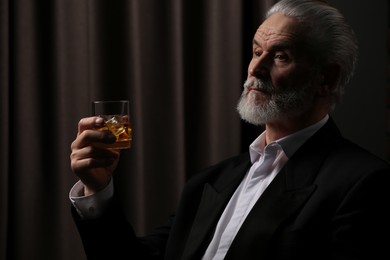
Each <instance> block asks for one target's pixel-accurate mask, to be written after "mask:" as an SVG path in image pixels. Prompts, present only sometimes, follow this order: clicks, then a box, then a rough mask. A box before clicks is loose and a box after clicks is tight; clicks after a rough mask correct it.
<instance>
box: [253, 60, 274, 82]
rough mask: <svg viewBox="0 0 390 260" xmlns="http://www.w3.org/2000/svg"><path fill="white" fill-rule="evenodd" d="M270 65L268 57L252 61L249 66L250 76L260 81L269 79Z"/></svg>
mask: <svg viewBox="0 0 390 260" xmlns="http://www.w3.org/2000/svg"><path fill="white" fill-rule="evenodd" d="M269 69H270V65H269V62H268V61H267V59H266V57H263V56H260V57H257V58H256V59H252V61H251V63H250V65H249V71H248V72H249V75H251V76H254V77H256V78H260V79H267V78H268V77H269Z"/></svg>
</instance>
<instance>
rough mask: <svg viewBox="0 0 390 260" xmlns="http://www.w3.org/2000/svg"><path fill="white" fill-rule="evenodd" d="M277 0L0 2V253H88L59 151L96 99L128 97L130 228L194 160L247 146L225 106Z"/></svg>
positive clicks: (247, 132) (164, 209) (211, 159)
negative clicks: (73, 211) (131, 128)
mask: <svg viewBox="0 0 390 260" xmlns="http://www.w3.org/2000/svg"><path fill="white" fill-rule="evenodd" d="M273 2H276V1H247V0H245V1H242V0H230V1H225V0H212V1H208V0H199V1H198V0H197V1H184V0H163V1H160V0H158V1H157V0H118V1H95V0H82V1H81V0H52V1H38V0H36V1H31V0H12V1H10V0H0V54H1V56H0V66H1V70H0V84H1V90H0V91H1V92H0V93H1V97H0V134H1V135H0V141H1V143H0V153H1V157H0V171H1V175H0V178H1V179H0V259H4V260H5V259H7V260H9V259H18V260H19V259H20V260H21V259H23V260H24V259H39V260H42V259H56V260H61V259H73V260H77V259H85V256H84V252H83V249H82V246H81V241H80V239H79V236H78V234H77V231H76V229H75V226H74V223H73V221H72V219H71V216H70V203H69V200H68V192H69V189H70V188H71V186H72V185H73V184H74V183H75V182H76V181H77V179H76V177H75V176H74V175H73V173H72V172H71V169H70V160H69V155H70V144H71V142H72V140H73V139H74V138H75V136H76V133H77V123H78V121H79V119H80V118H82V117H85V116H88V115H89V114H90V103H91V101H92V100H97V99H100V100H103V99H106V100H112V99H128V100H130V102H131V120H132V123H133V126H134V141H133V143H132V148H131V149H129V150H125V151H123V153H122V154H121V157H122V158H121V161H120V164H119V166H118V170H117V172H116V173H115V175H114V181H115V182H116V189H117V192H119V193H121V196H122V199H123V201H122V202H123V205H124V207H125V211H126V213H127V215H128V218H129V220H130V221H132V223H133V224H134V226H135V227H136V229H137V230H138V232H139V234H144V233H146V232H148V231H149V230H150V229H151V228H153V227H154V226H157V225H159V224H162V223H163V222H164V220H165V218H166V217H167V216H168V215H169V214H170V213H171V212H172V211H173V210H174V208H175V205H176V203H177V202H178V197H179V194H180V192H181V189H182V187H183V184H184V182H185V181H186V180H187V179H188V178H190V177H191V176H192V175H194V174H195V173H196V171H197V170H199V169H201V168H203V167H206V166H208V165H210V164H213V163H215V162H217V161H219V160H222V159H224V158H227V157H229V156H231V155H233V154H236V153H238V152H239V151H240V150H242V149H243V147H245V149H246V148H247V142H248V141H249V140H252V139H253V138H252V135H254V134H257V133H256V132H257V130H258V129H254V128H250V127H248V126H247V125H245V124H243V123H242V122H241V121H240V119H239V116H238V114H237V112H236V110H235V106H236V104H237V101H238V98H239V95H240V93H241V90H242V83H243V81H244V80H245V78H246V69H247V63H248V61H249V59H250V55H251V54H250V51H251V39H252V36H253V33H254V31H255V29H256V28H257V26H258V24H259V23H260V21H261V17H262V15H263V12H264V10H265V9H266V8H267V7H268V6H270V5H271V4H272V3H273ZM107 239H109V238H107Z"/></svg>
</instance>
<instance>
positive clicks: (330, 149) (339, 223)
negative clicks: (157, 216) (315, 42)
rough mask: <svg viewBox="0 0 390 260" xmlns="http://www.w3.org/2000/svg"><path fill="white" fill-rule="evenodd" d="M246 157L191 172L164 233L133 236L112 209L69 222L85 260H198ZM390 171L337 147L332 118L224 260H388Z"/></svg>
mask: <svg viewBox="0 0 390 260" xmlns="http://www.w3.org/2000/svg"><path fill="white" fill-rule="evenodd" d="M250 166H251V163H250V160H249V154H248V153H245V154H242V155H239V156H237V157H234V158H230V159H228V160H226V161H224V162H221V163H219V164H217V165H215V166H212V167H210V168H208V169H205V170H204V171H203V172H201V173H199V174H197V175H196V176H195V177H194V178H192V179H191V180H190V181H189V182H188V183H187V184H186V186H185V188H184V190H183V193H182V197H181V200H180V203H179V206H178V208H177V211H176V213H175V214H174V215H173V216H172V217H171V219H170V221H169V222H168V223H167V225H165V226H162V227H160V228H159V229H156V231H155V232H154V233H153V234H151V235H149V236H147V237H144V238H137V237H136V236H135V234H134V232H133V229H132V227H131V225H130V224H128V223H127V221H126V219H125V217H124V215H123V214H122V213H121V210H120V207H119V206H118V204H117V203H113V205H112V208H111V209H109V210H108V211H107V214H106V215H105V216H103V217H102V218H99V219H97V220H81V219H79V218H78V216H77V214H76V213H75V212H74V214H73V216H74V219H75V221H76V224H77V227H78V229H79V232H80V235H81V238H82V241H83V245H84V248H85V251H86V254H87V256H88V257H89V259H103V258H106V257H108V258H106V259H169V260H175V259H201V257H202V255H203V254H204V252H205V250H206V248H207V246H208V244H209V242H210V241H211V239H212V236H213V232H214V229H215V227H216V224H217V222H218V220H219V217H220V216H221V214H222V212H223V210H224V208H225V206H226V204H227V203H228V202H229V199H230V197H231V196H232V194H233V193H234V191H235V189H236V188H237V187H238V185H239V184H240V182H241V180H242V178H243V177H244V175H245V173H246V172H247V170H248V169H249V167H250ZM389 181H390V168H389V164H388V163H387V162H385V161H383V160H381V159H379V158H377V157H376V156H374V155H372V154H371V153H369V152H367V151H366V150H364V149H362V148H360V147H358V146H357V145H355V144H353V143H351V142H349V141H348V140H346V139H344V138H343V137H342V136H341V134H340V133H339V131H338V129H337V127H336V126H335V124H334V123H333V121H332V119H330V120H329V121H328V122H327V123H326V124H325V125H324V127H322V128H321V129H320V130H319V131H318V132H317V133H316V134H314V135H313V136H312V137H311V138H310V139H309V140H308V141H307V142H306V143H304V144H303V145H302V147H300V148H299V149H298V150H297V152H296V153H295V154H294V155H293V156H292V158H289V161H288V162H287V164H286V165H285V167H284V168H283V169H282V170H281V172H280V173H279V174H278V175H277V176H276V177H275V179H274V180H273V181H272V182H271V184H270V185H269V187H268V188H267V189H266V190H265V192H264V193H263V195H262V196H261V197H260V199H259V200H258V201H257V203H256V204H255V206H254V207H253V209H252V210H251V212H250V213H249V215H248V217H247V218H246V220H245V221H244V223H243V225H242V226H241V228H240V230H239V232H238V234H237V236H236V237H235V239H234V241H233V243H232V245H231V247H230V249H229V251H228V252H227V255H226V258H225V259H239V260H241V259H245V260H246V259H272V260H278V259H326V260H330V259H375V260H376V259H390V257H389V256H390V253H389V252H390V249H389V246H390V239H389V237H390V232H389V231H390V228H389V226H390V225H389V223H390V222H389V221H390V214H389V213H388V212H389V211H388V210H387V207H389V205H390V203H389V201H390V188H389V184H390V182H389Z"/></svg>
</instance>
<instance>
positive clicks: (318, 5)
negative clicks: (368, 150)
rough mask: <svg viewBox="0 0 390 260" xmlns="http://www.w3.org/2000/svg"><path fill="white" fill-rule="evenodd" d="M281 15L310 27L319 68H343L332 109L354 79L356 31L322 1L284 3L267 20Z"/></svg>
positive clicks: (274, 7) (312, 46)
mask: <svg viewBox="0 0 390 260" xmlns="http://www.w3.org/2000/svg"><path fill="white" fill-rule="evenodd" d="M274 13H282V14H284V15H286V16H289V17H293V18H295V19H297V20H298V21H299V22H300V23H302V24H303V25H304V26H305V27H306V28H307V30H308V31H307V34H306V35H307V36H308V37H310V38H309V40H310V41H311V46H310V47H311V48H310V49H311V50H312V51H313V52H314V54H315V55H316V56H317V58H318V61H317V62H318V66H319V68H321V67H325V66H327V65H329V64H337V65H338V66H339V67H340V70H341V71H340V79H339V84H338V86H337V87H336V88H335V90H334V92H333V97H332V101H331V103H332V104H331V106H332V107H334V106H335V104H336V103H338V102H339V101H340V100H341V97H342V94H343V92H344V89H345V85H347V84H348V82H349V81H350V79H351V78H352V76H353V74H354V72H355V67H356V63H357V56H358V44H357V39H356V36H355V33H354V32H353V29H352V28H351V27H350V26H349V24H347V22H346V21H345V18H344V16H343V15H342V14H341V13H340V12H339V11H338V10H337V9H336V8H334V7H332V6H331V5H329V4H328V3H326V1H320V0H281V1H279V2H277V3H276V4H275V5H274V6H273V7H271V9H270V10H269V11H268V12H267V14H266V17H267V18H268V17H269V16H271V15H272V14H274Z"/></svg>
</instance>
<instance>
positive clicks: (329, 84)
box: [319, 64, 341, 95]
mask: <svg viewBox="0 0 390 260" xmlns="http://www.w3.org/2000/svg"><path fill="white" fill-rule="evenodd" d="M340 73H341V68H340V65H338V64H329V65H328V66H326V67H325V68H324V69H323V73H322V79H321V82H320V90H319V94H320V95H328V94H330V93H332V92H333V91H334V89H335V88H337V85H338V84H339V82H340Z"/></svg>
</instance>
